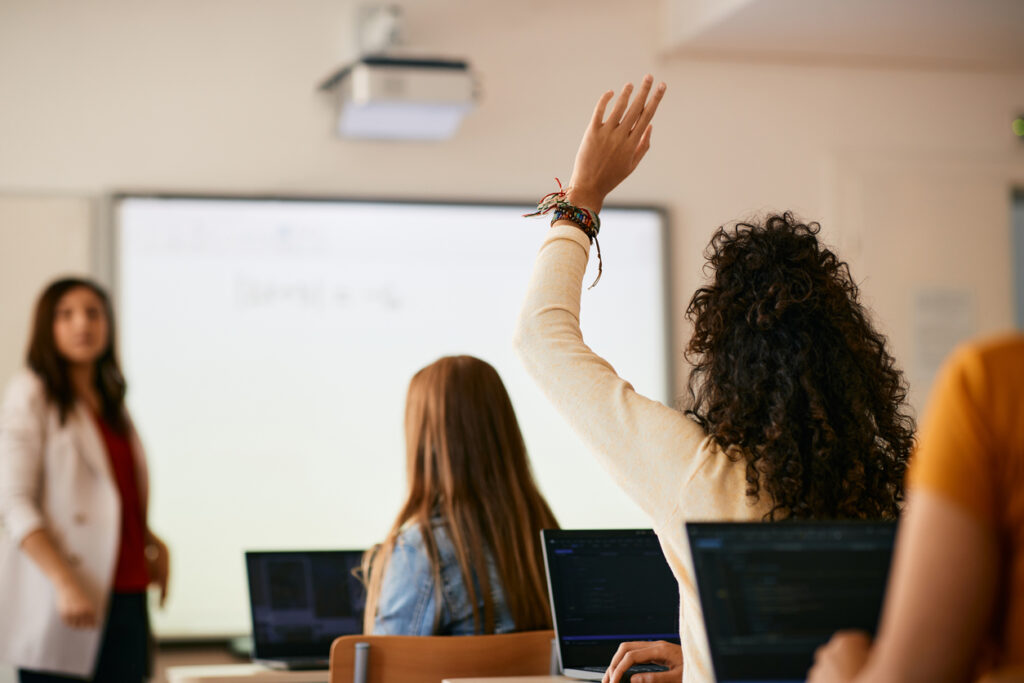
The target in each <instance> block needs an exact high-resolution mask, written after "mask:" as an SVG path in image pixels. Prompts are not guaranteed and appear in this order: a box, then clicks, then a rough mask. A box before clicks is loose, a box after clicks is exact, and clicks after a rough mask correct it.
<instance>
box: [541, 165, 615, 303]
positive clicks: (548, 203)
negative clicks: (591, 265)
mask: <svg viewBox="0 0 1024 683" xmlns="http://www.w3.org/2000/svg"><path fill="white" fill-rule="evenodd" d="M555 182H556V183H558V190H557V191H556V192H552V193H550V194H546V195H544V196H543V197H542V198H541V200H540V202H538V203H537V210H536V211H534V212H533V213H525V214H523V216H524V217H526V218H531V217H534V216H544V215H547V214H549V213H550V214H551V225H554V224H555V223H556V222H557V221H569V222H570V223H572V224H573V225H575V226H576V227H577V228H579V229H580V230H582V231H583V234H584V235H586V236H587V237H588V238H589V239H590V241H591V242H593V243H594V246H595V247H597V277H596V278H595V279H594V282H593V283H591V285H590V287H587V289H593V287H594V285H596V284H597V283H598V281H599V280H600V279H601V272H602V270H603V265H604V264H603V263H602V262H601V244H600V243H599V242H598V241H597V233H598V232H600V230H601V219H600V218H598V216H597V212H596V211H591V210H590V209H587V208H584V207H580V206H575V205H573V204H570V203H569V200H568V198H567V196H566V190H567V188H564V187H562V181H561V180H559V179H558V178H555Z"/></svg>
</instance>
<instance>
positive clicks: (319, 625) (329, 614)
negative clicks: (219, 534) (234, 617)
mask: <svg viewBox="0 0 1024 683" xmlns="http://www.w3.org/2000/svg"><path fill="white" fill-rule="evenodd" d="M361 557H362V553H361V552H359V551H310V552H248V553H246V557H245V559H246V565H247V569H248V575H249V594H250V598H251V603H252V626H253V647H254V654H255V656H256V657H258V658H261V659H267V658H277V657H327V656H328V654H329V653H330V649H331V643H332V642H333V641H334V639H335V638H337V637H338V636H341V635H348V634H353V633H361V632H362V629H363V608H364V606H365V603H366V596H365V591H364V589H363V584H362V582H361V581H360V580H359V579H358V578H357V577H356V576H354V575H353V573H352V570H353V569H355V568H357V567H358V566H359V563H360V560H361Z"/></svg>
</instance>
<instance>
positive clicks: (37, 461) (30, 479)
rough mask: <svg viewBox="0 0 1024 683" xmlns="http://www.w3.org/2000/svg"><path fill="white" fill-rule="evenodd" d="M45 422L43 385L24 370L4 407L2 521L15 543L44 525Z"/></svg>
mask: <svg viewBox="0 0 1024 683" xmlns="http://www.w3.org/2000/svg"><path fill="white" fill-rule="evenodd" d="M45 424H46V397H45V393H44V391H43V388H42V385H41V384H40V382H39V381H38V380H37V379H36V378H35V376H33V375H31V374H30V373H28V372H27V371H26V372H23V373H21V374H19V375H17V376H16V377H15V378H14V380H13V381H12V382H11V384H10V385H9V387H8V389H7V392H6V394H5V396H4V401H3V405H2V406H0V521H2V522H3V526H4V527H5V529H6V530H7V534H8V535H9V536H10V537H11V539H12V540H13V541H14V543H15V545H20V544H21V541H22V540H23V539H24V538H25V537H26V536H28V535H29V534H30V533H32V532H33V531H35V530H37V529H40V528H43V526H44V519H43V514H42V512H41V511H40V508H39V500H40V497H41V494H42V491H41V488H42V476H43V448H44V447H45V436H44V435H45Z"/></svg>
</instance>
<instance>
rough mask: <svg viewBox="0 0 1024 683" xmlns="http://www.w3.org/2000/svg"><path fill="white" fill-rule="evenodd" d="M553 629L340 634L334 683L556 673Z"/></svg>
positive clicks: (421, 682) (416, 682) (432, 682)
mask: <svg viewBox="0 0 1024 683" xmlns="http://www.w3.org/2000/svg"><path fill="white" fill-rule="evenodd" d="M554 637H555V632H554V631H524V632H522V633H505V634H501V635H490V636H342V637H340V638H338V639H336V640H335V641H334V643H333V644H331V673H330V683H441V680H442V679H445V678H472V677H478V676H479V677H488V676H546V675H548V674H551V673H554V674H557V673H558V671H557V668H558V660H557V658H555V657H553V656H552V655H553V651H552V646H553V642H554Z"/></svg>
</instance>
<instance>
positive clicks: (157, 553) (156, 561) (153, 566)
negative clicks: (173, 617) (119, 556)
mask: <svg viewBox="0 0 1024 683" xmlns="http://www.w3.org/2000/svg"><path fill="white" fill-rule="evenodd" d="M146 569H147V570H148V571H149V581H150V583H151V584H156V585H157V587H158V588H159V589H160V606H161V607H163V606H164V603H165V602H167V584H168V582H169V580H170V577H171V552H170V551H169V550H168V549H167V544H166V543H164V542H163V541H162V540H161V539H160V537H159V536H157V535H156V534H154V533H153V532H152V531H150V532H149V534H148V537H147V539H146Z"/></svg>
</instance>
